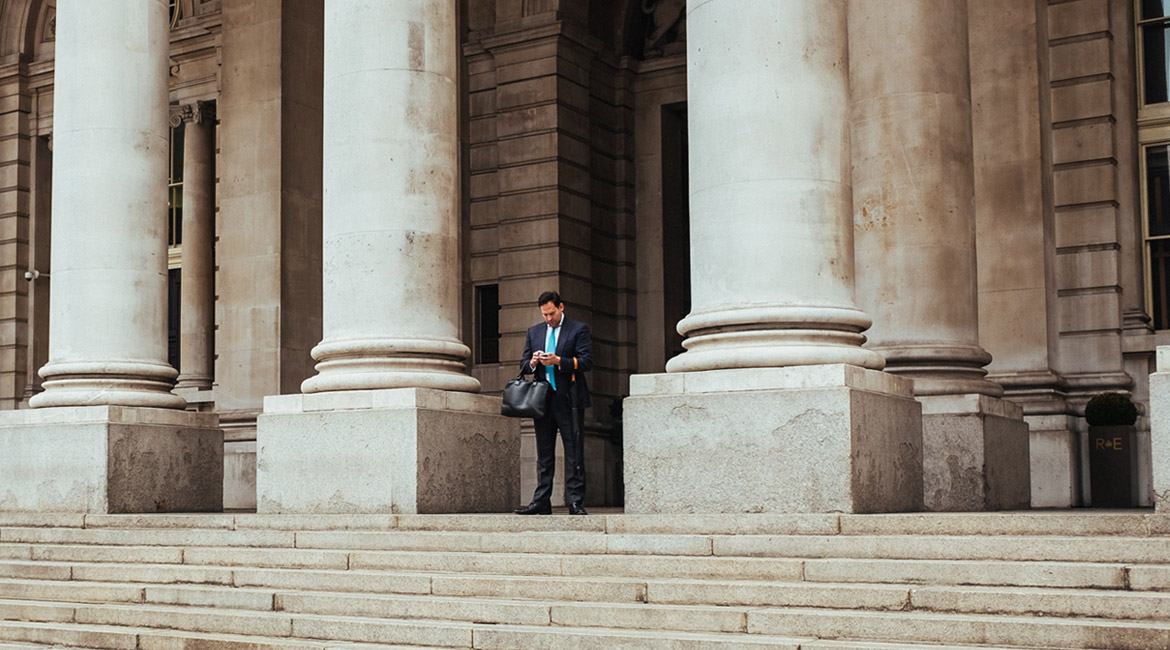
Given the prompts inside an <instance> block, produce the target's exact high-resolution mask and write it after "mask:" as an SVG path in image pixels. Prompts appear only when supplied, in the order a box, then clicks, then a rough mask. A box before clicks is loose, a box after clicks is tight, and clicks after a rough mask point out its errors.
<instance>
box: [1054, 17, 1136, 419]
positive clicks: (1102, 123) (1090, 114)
mask: <svg viewBox="0 0 1170 650" xmlns="http://www.w3.org/2000/svg"><path fill="white" fill-rule="evenodd" d="M1110 4H1112V3H1110V2H1108V1H1107V0H1078V1H1077V2H1067V3H1058V2H1056V1H1055V0H1050V1H1049V2H1048V3H1047V5H1048V6H1047V15H1046V22H1047V30H1046V37H1047V43H1048V48H1047V58H1048V60H1049V62H1050V64H1049V65H1050V68H1049V84H1050V92H1051V97H1052V112H1051V115H1050V116H1049V117H1050V119H1051V122H1050V125H1051V129H1052V131H1051V133H1052V139H1051V142H1050V145H1051V162H1052V178H1053V181H1052V183H1053V195H1052V198H1053V211H1054V219H1055V228H1056V242H1055V246H1056V271H1057V273H1056V286H1055V289H1056V292H1057V295H1058V299H1057V301H1058V304H1059V314H1060V334H1061V336H1060V348H1061V371H1062V374H1063V376H1064V379H1065V381H1066V383H1067V384H1068V387H1069V396H1070V399H1071V400H1072V401H1073V402H1074V404H1075V408H1076V410H1077V412H1078V413H1079V412H1080V411H1081V410H1082V409H1083V408H1084V404H1085V402H1087V401H1088V400H1089V399H1090V398H1091V397H1092V396H1093V395H1095V394H1097V393H1099V392H1101V391H1106V390H1119V389H1121V390H1124V389H1127V388H1129V387H1131V386H1132V385H1133V380H1132V378H1131V377H1130V376H1129V375H1128V374H1126V372H1125V369H1124V365H1123V363H1124V362H1123V358H1122V341H1121V337H1122V329H1123V326H1124V324H1123V321H1122V312H1123V305H1122V302H1123V298H1122V296H1123V293H1124V292H1123V291H1122V284H1121V275H1120V271H1121V269H1122V267H1123V264H1122V240H1121V237H1120V236H1119V235H1120V231H1119V221H1120V220H1121V219H1122V218H1124V219H1130V220H1132V219H1133V216H1132V214H1127V215H1124V216H1123V215H1121V214H1120V207H1121V205H1122V203H1123V202H1124V203H1125V204H1126V205H1129V206H1132V204H1133V200H1134V198H1133V197H1132V196H1126V197H1125V198H1124V199H1121V198H1120V197H1121V196H1122V194H1123V193H1125V192H1123V190H1122V185H1121V183H1120V182H1119V162H1120V156H1128V155H1131V152H1130V151H1128V150H1126V151H1119V148H1118V145H1117V142H1118V136H1117V133H1116V130H1117V129H1118V128H1119V127H1118V126H1117V122H1118V121H1119V120H1122V119H1129V118H1127V117H1125V116H1121V115H1118V114H1117V106H1116V103H1115V100H1114V93H1115V89H1114V86H1115V85H1116V83H1117V82H1116V81H1114V79H1115V78H1118V77H1121V76H1128V75H1129V71H1126V72H1125V73H1124V75H1121V74H1115V72H1114V70H1113V41H1114V40H1115V39H1114V36H1113V35H1112V31H1114V30H1132V29H1133V24H1132V22H1131V23H1129V24H1125V25H1114V24H1112V21H1111V12H1110V6H1109V5H1110ZM1041 56H1043V54H1042V55H1041ZM1130 124H1132V121H1130ZM1044 126H1045V127H1047V126H1049V125H1048V124H1045V125H1044ZM1127 144H1128V143H1127ZM1127 185H1128V189H1129V192H1132V191H1133V190H1134V187H1133V185H1132V182H1130V183H1128V184H1127ZM1134 289H1136V287H1135V288H1134Z"/></svg>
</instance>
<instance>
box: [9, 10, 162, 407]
mask: <svg viewBox="0 0 1170 650" xmlns="http://www.w3.org/2000/svg"><path fill="white" fill-rule="evenodd" d="M168 28H169V23H168V15H167V2H166V1H165V0H103V1H102V2H86V1H83V0H65V1H63V2H60V3H58V7H57V43H56V64H55V73H54V75H55V79H54V117H53V121H54V125H53V131H54V134H53V139H54V157H53V177H54V178H56V179H57V182H56V183H54V184H53V223H52V239H53V250H52V265H53V276H54V277H53V283H52V288H51V290H50V291H51V301H50V302H51V312H50V319H49V323H50V326H49V327H50V333H49V363H48V364H46V365H45V366H44V367H43V368H42V369H41V371H40V373H41V376H42V377H44V378H45V382H44V388H45V390H44V392H43V393H40V394H39V395H36V396H35V397H33V398H32V399H31V400H30V405H32V406H35V407H44V406H74V405H92V404H122V405H128V406H153V407H169V408H181V407H183V406H184V404H185V402H184V400H183V399H182V398H180V397H177V396H175V395H173V394H171V392H170V389H171V386H172V383H173V381H174V378H175V375H176V374H177V373H176V372H175V370H174V369H173V368H171V366H170V365H168V363H167V254H166V253H167V251H166V247H167V241H166V234H167V227H166V206H167V204H166V178H167V148H168V139H167V136H168V133H167V73H168V65H167V47H168Z"/></svg>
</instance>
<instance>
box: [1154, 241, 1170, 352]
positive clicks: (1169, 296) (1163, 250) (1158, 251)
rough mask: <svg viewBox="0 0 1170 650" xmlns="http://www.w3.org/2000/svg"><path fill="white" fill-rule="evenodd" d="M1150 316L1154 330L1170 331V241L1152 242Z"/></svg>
mask: <svg viewBox="0 0 1170 650" xmlns="http://www.w3.org/2000/svg"><path fill="white" fill-rule="evenodd" d="M1149 251H1150V290H1151V293H1152V295H1153V301H1152V304H1151V305H1150V310H1151V311H1152V312H1153V313H1152V314H1150V315H1151V316H1153V318H1154V329H1156V330H1164V329H1170V239H1151V240H1150V248H1149Z"/></svg>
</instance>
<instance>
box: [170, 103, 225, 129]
mask: <svg viewBox="0 0 1170 650" xmlns="http://www.w3.org/2000/svg"><path fill="white" fill-rule="evenodd" d="M204 120H206V121H208V122H210V123H214V122H215V102H193V103H190V104H181V105H175V106H171V112H170V124H171V128H172V129H177V128H179V126H180V125H182V124H183V122H194V123H195V124H202V123H203V121H204Z"/></svg>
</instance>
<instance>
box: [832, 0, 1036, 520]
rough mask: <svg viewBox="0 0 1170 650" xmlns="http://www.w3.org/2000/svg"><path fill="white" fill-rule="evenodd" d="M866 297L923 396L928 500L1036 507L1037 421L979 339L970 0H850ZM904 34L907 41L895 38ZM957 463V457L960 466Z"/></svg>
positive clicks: (938, 505) (873, 339) (858, 219)
mask: <svg viewBox="0 0 1170 650" xmlns="http://www.w3.org/2000/svg"><path fill="white" fill-rule="evenodd" d="M851 3H852V4H851V5H850V11H849V48H850V55H851V57H850V68H849V70H850V77H851V88H852V95H853V96H852V111H851V119H852V123H853V209H854V222H855V228H856V237H857V242H856V243H857V269H858V281H857V293H858V296H859V299H860V300H861V301H862V303H863V305H864V306H865V307H866V308H867V309H868V311H869V312H870V314H872V315H873V318H874V326H873V329H872V330H870V333H869V337H870V339H869V347H870V348H872V349H874V350H877V351H880V352H881V353H882V354H883V355H884V356H885V358H886V372H890V373H895V374H899V375H902V376H905V377H910V378H912V379H913V380H914V393H915V395H917V396H918V397H919V399H920V400H921V401H922V402H923V414H924V415H923V427H924V428H923V454H924V455H923V465H924V467H923V471H924V480H925V490H926V495H925V496H926V502H925V503H926V507H927V508H930V509H936V510H984V509H999V508H1019V507H1026V506H1027V505H1028V494H1029V485H1028V429H1027V425H1026V424H1024V423H1023V420H1022V417H1023V416H1022V413H1021V412H1020V409H1019V408H1018V407H1016V406H1014V405H1011V404H1009V403H1006V402H1004V401H1003V400H1000V399H998V397H999V396H1001V395H1002V394H1003V389H1002V388H1001V387H1000V386H999V385H998V384H996V383H994V382H991V381H989V380H987V379H986V378H985V375H986V374H987V371H986V370H985V369H984V366H985V365H986V364H987V363H989V362H990V361H991V355H989V354H988V353H987V352H986V351H985V350H983V348H982V347H980V345H979V316H978V300H977V297H976V292H977V287H976V284H977V278H976V261H975V193H974V182H975V176H974V161H973V158H972V140H971V83H970V74H969V72H968V62H967V2H966V0H899V2H885V1H883V0H851ZM891 34H897V38H891V37H890V35H891ZM956 459H957V465H956Z"/></svg>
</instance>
